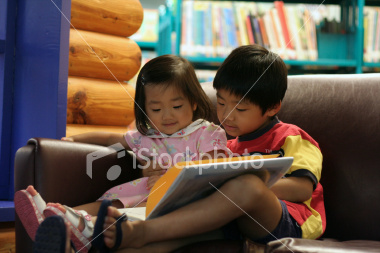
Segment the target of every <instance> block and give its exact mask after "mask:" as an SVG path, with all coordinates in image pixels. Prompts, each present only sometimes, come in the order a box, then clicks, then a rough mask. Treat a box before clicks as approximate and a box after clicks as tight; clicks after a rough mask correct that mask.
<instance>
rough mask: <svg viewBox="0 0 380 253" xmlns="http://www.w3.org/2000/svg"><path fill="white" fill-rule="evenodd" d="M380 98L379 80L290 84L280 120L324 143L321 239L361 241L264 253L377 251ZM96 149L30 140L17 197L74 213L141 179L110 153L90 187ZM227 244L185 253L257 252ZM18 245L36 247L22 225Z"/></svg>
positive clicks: (313, 79)
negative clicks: (32, 192)
mask: <svg viewBox="0 0 380 253" xmlns="http://www.w3.org/2000/svg"><path fill="white" fill-rule="evenodd" d="M211 86H212V85H211V84H204V88H205V90H206V92H207V94H208V95H209V96H211V97H212V98H213V99H214V101H215V91H213V89H212V87H211ZM379 97H380V74H360V75H310V76H291V77H289V88H288V92H287V94H286V96H285V99H284V101H283V106H282V109H281V112H280V114H279V118H280V120H282V121H284V122H287V123H292V124H296V125H298V126H300V127H301V128H303V129H304V130H305V131H306V132H308V133H309V134H310V135H311V136H312V137H313V138H314V139H315V140H316V141H317V142H318V143H319V144H320V147H321V150H322V154H323V156H324V161H323V171H322V180H321V182H322V185H323V187H324V197H325V206H326V216H327V229H326V232H325V234H324V235H323V238H331V239H335V240H339V241H346V240H356V241H351V242H339V241H332V240H327V241H322V240H318V241H315V240H305V239H297V240H294V239H290V238H285V239H282V240H281V241H276V242H272V243H270V244H268V245H267V246H266V249H265V250H266V252H285V251H286V252H290V250H291V251H294V252H332V251H333V252H343V251H348V249H353V251H352V252H378V251H379V248H380V245H379V241H380V215H379V213H380V201H379V200H380V197H379V192H380V183H379V182H380V156H379V155H378V150H377V149H379V148H380V103H379V102H378V99H379ZM98 148H99V147H98V146H94V145H88V144H80V143H70V142H62V141H58V140H51V139H40V138H36V139H31V140H30V141H29V142H28V144H27V145H26V146H24V147H22V148H20V149H19V151H18V152H17V153H16V159H15V190H16V191H17V190H20V189H24V188H26V187H27V185H29V184H32V185H34V186H35V187H36V189H37V190H38V191H39V192H40V193H41V195H42V197H43V198H44V199H46V200H47V201H55V202H61V203H64V204H67V205H71V206H75V205H78V204H83V203H87V202H91V201H94V200H95V199H96V198H97V197H99V196H100V195H101V194H102V193H103V192H104V191H105V190H107V189H108V188H110V187H111V186H114V185H117V184H120V183H122V182H126V181H129V180H132V179H134V178H137V177H138V176H139V171H138V170H134V169H133V165H132V164H131V158H130V157H129V156H127V157H124V158H120V159H117V156H116V153H113V154H111V155H109V156H106V157H103V158H102V159H98V160H96V161H95V162H94V167H93V173H94V174H93V179H92V180H91V179H90V178H89V177H88V176H87V174H86V157H87V154H89V153H91V152H94V151H96V150H98ZM109 152H112V150H110V151H109ZM115 164H119V165H120V166H122V167H123V175H122V176H120V177H119V178H118V179H117V180H115V181H109V180H107V178H106V176H105V175H106V173H107V171H108V169H109V168H110V167H111V166H113V165H115ZM357 240H359V241H357ZM227 244H228V243H227ZM228 245H229V246H231V248H229V246H227V245H226V243H225V242H223V243H220V242H213V244H209V245H208V246H207V245H206V244H204V243H202V244H200V245H190V246H188V247H189V248H187V249H186V248H183V249H181V250H182V251H181V252H191V251H198V250H200V249H203V251H206V252H208V251H209V250H211V251H214V252H221V251H220V250H219V249H220V248H222V249H225V250H226V249H228V252H239V251H241V250H242V249H244V251H245V252H258V249H257V247H256V246H252V245H251V244H249V243H247V242H246V244H244V247H243V243H241V246H239V244H236V242H235V243H232V244H228ZM285 245H286V246H285ZM16 246H17V251H18V252H30V249H31V240H30V239H29V238H28V236H27V234H26V233H25V231H24V229H23V228H22V226H21V225H20V222H19V220H18V219H17V220H16ZM197 246H199V247H197ZM218 247H220V248H218ZM190 249H191V250H190ZM186 250H187V251H186ZM337 250H338V251H337ZM376 250H377V251H376Z"/></svg>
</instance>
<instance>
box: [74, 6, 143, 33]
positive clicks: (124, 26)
mask: <svg viewBox="0 0 380 253" xmlns="http://www.w3.org/2000/svg"><path fill="white" fill-rule="evenodd" d="M143 17H144V11H143V7H142V6H141V3H140V1H139V0H72V1H71V24H72V25H73V26H74V27H75V28H76V29H82V30H87V31H93V32H99V33H107V34H113V35H118V36H123V37H129V36H131V35H132V34H134V33H135V32H137V30H138V29H139V28H140V26H141V23H142V21H143Z"/></svg>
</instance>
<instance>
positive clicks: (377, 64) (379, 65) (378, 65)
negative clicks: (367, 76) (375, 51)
mask: <svg viewBox="0 0 380 253" xmlns="http://www.w3.org/2000/svg"><path fill="white" fill-rule="evenodd" d="M363 66H364V67H370V68H380V62H364V63H363Z"/></svg>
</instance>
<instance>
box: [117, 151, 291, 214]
mask: <svg viewBox="0 0 380 253" xmlns="http://www.w3.org/2000/svg"><path fill="white" fill-rule="evenodd" d="M277 156H278V155H263V156H241V157H234V158H222V159H214V160H201V161H196V162H181V163H177V164H176V165H175V166H174V167H172V168H170V169H169V170H168V171H167V172H166V173H165V174H164V175H163V176H162V177H161V178H160V179H159V180H158V181H157V182H156V184H155V185H154V186H153V188H152V190H151V192H150V195H149V197H148V201H147V205H146V210H145V208H143V207H142V208H141V207H140V208H126V209H123V210H121V211H124V212H126V214H127V215H128V217H129V219H130V220H136V219H140V220H143V219H144V217H146V219H153V218H155V217H159V216H162V215H164V214H167V213H169V212H171V211H174V210H176V209H178V208H180V207H182V206H184V205H187V204H189V203H191V202H193V201H196V200H199V199H201V198H204V197H206V196H208V195H210V194H211V193H213V192H215V191H216V190H217V189H218V188H219V187H220V186H221V185H222V184H223V183H225V182H226V181H228V180H229V179H231V178H234V177H237V176H240V175H243V174H248V173H250V174H255V175H257V176H258V177H260V178H261V179H262V180H263V181H264V182H265V183H266V185H267V186H268V187H271V186H272V185H273V184H274V183H275V182H276V181H277V180H278V179H280V178H281V177H283V176H284V175H285V173H286V172H287V171H288V170H289V168H290V166H291V165H292V163H293V158H292V157H278V158H276V157H277ZM132 209H134V210H132ZM144 213H145V215H144Z"/></svg>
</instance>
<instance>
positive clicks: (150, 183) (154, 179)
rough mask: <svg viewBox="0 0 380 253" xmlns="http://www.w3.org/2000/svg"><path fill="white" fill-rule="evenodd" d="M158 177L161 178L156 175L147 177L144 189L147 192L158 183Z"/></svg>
mask: <svg viewBox="0 0 380 253" xmlns="http://www.w3.org/2000/svg"><path fill="white" fill-rule="evenodd" d="M160 177H161V176H157V175H155V176H151V177H149V178H148V182H147V187H146V189H147V190H150V189H152V187H153V185H154V184H155V183H156V182H157V181H158V179H160Z"/></svg>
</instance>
